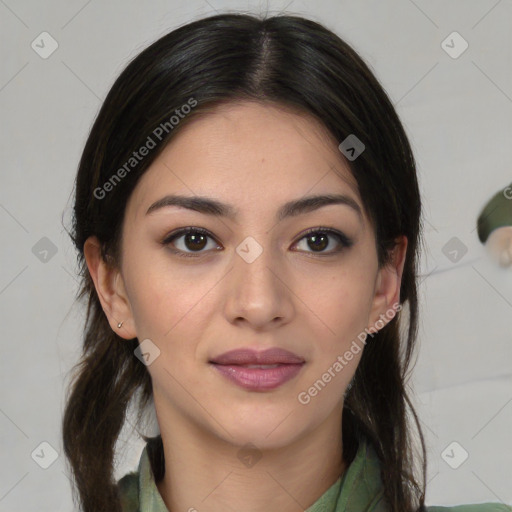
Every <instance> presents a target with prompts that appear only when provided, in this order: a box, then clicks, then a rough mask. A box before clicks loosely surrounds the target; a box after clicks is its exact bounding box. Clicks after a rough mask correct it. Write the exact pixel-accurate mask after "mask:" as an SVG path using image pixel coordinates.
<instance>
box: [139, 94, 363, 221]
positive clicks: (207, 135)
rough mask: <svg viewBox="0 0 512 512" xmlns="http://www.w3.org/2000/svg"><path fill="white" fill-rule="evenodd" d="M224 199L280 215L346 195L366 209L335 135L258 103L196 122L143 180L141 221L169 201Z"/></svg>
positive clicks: (304, 117)
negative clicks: (295, 205) (290, 205)
mask: <svg viewBox="0 0 512 512" xmlns="http://www.w3.org/2000/svg"><path fill="white" fill-rule="evenodd" d="M172 192H176V193H183V194H187V195H201V196H211V197H216V198H219V199H221V200H224V201H225V202H229V203H237V204H239V205H240V206H241V208H243V205H244V204H246V205H247V204H249V203H251V202H252V203H254V198H255V197H258V198H259V201H258V203H259V206H260V207H261V206H262V205H263V203H264V204H265V207H266V208H273V207H274V208H275V209H277V208H278V207H279V206H280V204H281V203H283V202H286V201H287V200H290V199H295V198H297V197H300V196H304V195H307V194H315V193H319V194H320V193H324V194H325V193H336V192H337V193H344V194H347V195H350V196H351V197H352V198H354V200H356V201H357V202H358V203H359V204H361V207H362V203H361V201H360V197H359V193H358V187H357V182H356V180H355V178H354V177H353V175H352V173H351V171H350V168H349V166H348V164H347V163H346V160H344V158H343V156H342V155H341V153H340V151H339V150H338V147H337V142H336V141H335V140H334V138H333V137H332V135H331V134H330V133H329V132H328V130H327V129H326V128H325V127H324V126H323V125H322V124H321V123H320V122H318V121H317V120H316V119H315V118H313V117H312V116H309V115H305V114H302V113H297V112H294V111H292V110H290V109H289V108H285V107H281V106H276V105H271V104H262V103H257V102H239V103H229V104H225V105H222V106H220V107H216V108H215V109H213V110H210V111H208V112H207V113H206V115H204V114H203V115H200V116H199V117H196V118H194V119H193V120H191V121H190V122H189V123H187V124H186V125H184V126H183V128H182V129H181V130H180V131H179V132H178V133H177V135H176V136H175V137H174V138H173V139H172V140H171V142H170V143H169V144H168V145H167V147H166V148H165V149H164V150H163V151H162V153H161V154H160V155H159V156H158V157H157V158H156V159H155V161H154V162H153V163H152V164H151V166H150V167H149V169H148V170H147V171H146V172H145V174H144V176H142V177H141V179H140V180H139V183H138V184H137V186H136V188H135V190H134V192H133V194H132V198H131V200H130V205H129V206H130V209H131V210H132V214H133V215H135V216H137V217H138V216H141V215H144V214H145V211H146V210H145V209H147V207H148V206H149V204H151V203H152V202H153V201H155V200H157V199H159V197H160V196H163V195H165V193H172Z"/></svg>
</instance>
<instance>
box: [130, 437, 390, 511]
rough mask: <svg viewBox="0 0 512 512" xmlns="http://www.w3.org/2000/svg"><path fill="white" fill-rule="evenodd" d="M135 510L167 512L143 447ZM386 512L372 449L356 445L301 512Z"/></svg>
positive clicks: (361, 444) (363, 445)
mask: <svg viewBox="0 0 512 512" xmlns="http://www.w3.org/2000/svg"><path fill="white" fill-rule="evenodd" d="M138 473H139V479H138V485H139V510H143V511H145V512H169V511H168V509H167V507H166V506H165V503H164V501H163V499H162V496H161V495H160V492H159V490H158V487H157V486H156V483H155V480H154V476H153V471H152V469H151V463H150V461H149V456H148V452H147V445H146V446H145V447H144V450H143V451H142V455H141V457H140V461H139V468H138ZM341 511H343V512H370V511H371V512H388V511H389V509H388V507H387V506H386V504H385V501H384V489H383V486H382V481H381V477H380V461H379V459H378V457H377V454H376V453H375V450H374V449H373V447H372V446H371V445H370V444H369V443H368V442H367V441H366V440H365V439H362V440H361V441H360V442H359V446H358V449H357V453H356V455H355V457H354V459H353V461H352V462H351V463H350V465H349V467H348V469H347V470H346V471H345V473H344V474H343V475H342V476H341V477H340V478H338V480H337V481H336V482H335V483H334V484H333V485H332V486H331V487H329V489H327V491H325V493H324V494H323V495H322V496H320V498H319V499H318V500H317V501H316V502H315V503H314V504H313V505H311V506H310V507H309V508H308V509H306V511H305V512H341Z"/></svg>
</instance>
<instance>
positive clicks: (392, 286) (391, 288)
mask: <svg viewBox="0 0 512 512" xmlns="http://www.w3.org/2000/svg"><path fill="white" fill-rule="evenodd" d="M396 242H397V244H396V245H395V247H394V248H393V249H392V250H391V261H390V262H389V263H388V264H387V265H385V266H384V267H382V268H381V269H379V273H378V275H377V280H376V283H375V295H374V297H373V303H372V304H373V305H372V310H371V313H370V318H369V322H370V324H369V327H370V326H373V327H374V328H375V329H377V330H380V329H382V327H383V325H381V324H382V323H383V322H384V324H385V323H387V322H388V321H389V320H391V319H392V318H393V316H394V314H395V313H396V311H397V310H398V311H399V309H397V308H396V305H398V304H399V303H400V285H401V283H402V273H403V269H404V264H405V255H406V253H407V244H408V240H407V237H406V236H405V235H403V236H401V237H399V238H397V239H396ZM394 304H395V307H393V305H394ZM389 310H391V311H392V312H393V316H391V318H389V316H388V315H385V313H386V312H387V311H389ZM377 322H379V323H377ZM379 325H380V327H379ZM372 332H373V331H372Z"/></svg>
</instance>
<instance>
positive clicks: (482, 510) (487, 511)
mask: <svg viewBox="0 0 512 512" xmlns="http://www.w3.org/2000/svg"><path fill="white" fill-rule="evenodd" d="M427 510H428V512H512V507H511V506H509V505H504V504H502V503H478V504H475V505H457V506H456V507H427Z"/></svg>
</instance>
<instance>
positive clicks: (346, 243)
mask: <svg viewBox="0 0 512 512" xmlns="http://www.w3.org/2000/svg"><path fill="white" fill-rule="evenodd" d="M188 233H199V234H202V235H205V236H208V237H209V238H212V239H213V240H215V237H214V236H213V235H212V234H211V233H210V232H209V231H207V230H206V229H203V228H198V227H193V226H189V227H186V228H181V229H178V230H177V231H174V232H172V233H170V234H169V235H167V236H166V237H165V239H164V240H162V242H161V244H162V245H164V246H168V245H170V243H171V242H172V241H174V240H176V239H178V238H180V237H182V236H184V235H187V234H188ZM321 233H322V234H326V235H331V236H333V237H334V238H336V239H337V241H338V242H339V244H340V245H341V248H340V249H336V250H334V251H329V252H314V251H306V252H310V253H311V254H314V255H315V256H321V257H326V256H333V255H336V254H339V253H340V252H343V251H344V250H345V249H348V248H349V247H351V246H352V245H353V243H354V242H353V241H352V240H351V239H350V238H348V237H347V236H346V235H344V234H343V233H341V232H340V231H337V230H335V229H331V228H327V227H317V228H310V229H308V230H307V231H305V232H304V233H302V236H301V237H300V238H299V239H298V240H297V242H295V244H297V243H298V242H300V241H301V240H302V239H304V238H307V236H308V235H311V234H321ZM215 242H217V241H216V240H215ZM217 243H218V242H217ZM295 244H294V245H295ZM169 250H170V251H171V252H172V253H174V254H176V256H179V257H184V258H191V257H192V258H197V257H201V256H202V254H203V253H204V252H203V251H196V252H190V253H188V252H184V251H181V250H180V249H171V248H169ZM299 252H300V251H299Z"/></svg>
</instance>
